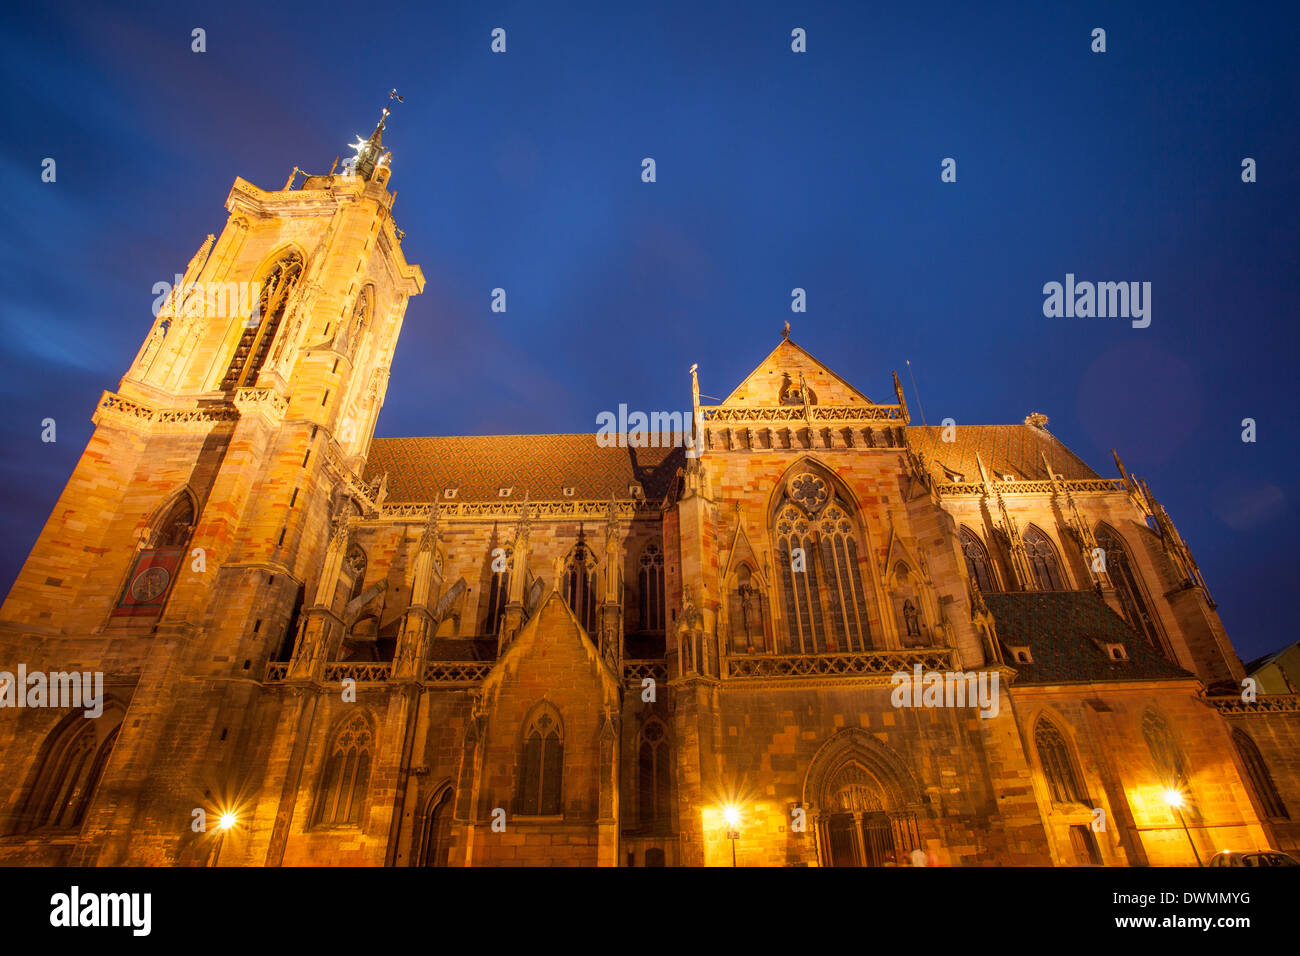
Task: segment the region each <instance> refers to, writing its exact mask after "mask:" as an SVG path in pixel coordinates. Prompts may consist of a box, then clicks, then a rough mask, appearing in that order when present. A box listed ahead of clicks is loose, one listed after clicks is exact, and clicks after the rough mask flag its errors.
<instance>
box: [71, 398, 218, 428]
mask: <svg viewBox="0 0 1300 956" xmlns="http://www.w3.org/2000/svg"><path fill="white" fill-rule="evenodd" d="M91 418H92V420H93V421H94V422H95V424H99V423H100V422H101V421H103V420H105V419H113V420H117V421H119V422H125V423H127V424H150V425H199V426H202V427H205V428H206V427H207V426H209V425H211V424H213V423H216V422H233V421H238V420H239V410H238V409H237V408H235V407H233V406H232V405H228V404H225V403H216V404H213V405H208V406H205V407H203V408H154V407H153V406H151V405H145V404H144V403H142V402H135V401H132V400H131V399H129V398H123V397H122V396H121V395H118V394H117V393H116V392H105V393H104V394H103V395H102V396H101V397H100V399H99V404H98V405H97V406H96V408H95V414H94V415H93V416H91Z"/></svg>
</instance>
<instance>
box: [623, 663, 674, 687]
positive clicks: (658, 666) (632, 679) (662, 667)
mask: <svg viewBox="0 0 1300 956" xmlns="http://www.w3.org/2000/svg"><path fill="white" fill-rule="evenodd" d="M647 677H649V678H651V679H652V680H655V681H657V682H659V683H666V682H667V681H668V665H667V664H665V663H664V662H663V661H624V662H623V680H624V682H625V683H627V684H628V685H630V686H632V687H634V688H637V689H639V688H640V687H641V682H642V681H643V680H645V679H646V678H647Z"/></svg>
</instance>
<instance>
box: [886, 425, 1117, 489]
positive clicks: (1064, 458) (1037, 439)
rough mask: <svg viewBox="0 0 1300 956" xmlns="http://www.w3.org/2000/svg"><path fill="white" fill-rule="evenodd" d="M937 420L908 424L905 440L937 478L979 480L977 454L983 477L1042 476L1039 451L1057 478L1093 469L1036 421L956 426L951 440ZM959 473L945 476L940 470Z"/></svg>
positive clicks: (1019, 478)
mask: <svg viewBox="0 0 1300 956" xmlns="http://www.w3.org/2000/svg"><path fill="white" fill-rule="evenodd" d="M942 434H943V429H942V428H941V427H940V426H938V425H929V426H926V425H910V426H908V428H907V439H908V441H909V442H910V443H911V446H912V449H913V450H914V451H917V452H920V453H922V454H924V456H925V460H926V461H927V462H928V463H929V466H930V469H931V471H932V472H933V474H934V475H935V477H936V478H938V479H939V480H941V481H943V480H951V481H979V480H980V470H979V465H977V464H976V463H975V455H976V453H978V454H979V456H980V458H981V459H983V461H984V467H985V468H986V469H988V472H989V477H990V478H993V479H998V478H1001V477H1002V476H1003V475H1013V476H1014V477H1015V480H1017V481H1036V480H1046V479H1047V478H1048V477H1049V476H1048V474H1047V469H1046V468H1045V467H1044V466H1043V455H1046V456H1047V460H1048V461H1050V462H1051V463H1052V469H1053V470H1054V471H1055V472H1056V473H1057V474H1058V475H1060V476H1061V477H1062V478H1068V479H1074V478H1096V477H1098V475H1097V473H1096V472H1095V471H1093V470H1092V469H1091V468H1089V467H1088V466H1087V465H1085V464H1084V463H1083V461H1082V460H1080V459H1079V457H1078V456H1077V455H1075V454H1074V452H1072V451H1070V449H1068V448H1066V447H1065V446H1064V445H1063V444H1061V442H1060V441H1059V440H1058V439H1057V438H1056V437H1055V436H1054V435H1052V433H1051V432H1049V431H1048V430H1047V429H1045V428H1039V427H1038V426H1036V425H958V426H956V428H955V429H954V430H953V439H954V440H953V441H951V442H945V441H943V439H942ZM945 468H947V469H949V470H950V471H952V472H954V473H956V474H959V475H962V476H963V477H961V478H955V477H953V476H952V475H946V474H945V473H944V469H945Z"/></svg>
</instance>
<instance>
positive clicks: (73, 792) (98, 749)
mask: <svg viewBox="0 0 1300 956" xmlns="http://www.w3.org/2000/svg"><path fill="white" fill-rule="evenodd" d="M121 725H122V714H121V712H120V711H117V710H106V711H105V712H104V714H102V715H101V716H100V717H99V718H98V719H97V720H87V719H86V717H85V715H84V714H82V713H81V712H80V711H78V712H76V713H74V714H71V715H69V716H68V717H66V718H64V720H63V721H62V722H61V723H60V724H59V725H58V726H57V727H55V728H54V730H53V731H51V732H50V735H49V737H48V738H47V739H46V742H45V744H44V746H43V747H42V748H41V755H40V757H39V758H38V759H37V763H36V770H35V774H34V776H33V779H32V783H31V786H30V787H29V789H28V792H27V797H26V799H25V800H24V801H23V805H22V809H21V810H19V812H18V814H17V818H16V821H15V823H14V826H13V828H12V830H11V832H12V833H14V834H22V833H30V832H33V831H37V830H52V831H75V830H78V829H80V827H81V824H82V823H83V822H84V821H85V818H86V811H87V810H89V808H90V803H91V801H92V800H93V799H94V796H95V791H96V789H97V788H98V787H99V782H100V779H101V778H102V777H103V775H104V768H105V767H106V766H107V765H108V758H109V756H110V755H111V754H112V752H113V745H114V744H115V743H116V742H117V732H118V730H119V729H120V728H121Z"/></svg>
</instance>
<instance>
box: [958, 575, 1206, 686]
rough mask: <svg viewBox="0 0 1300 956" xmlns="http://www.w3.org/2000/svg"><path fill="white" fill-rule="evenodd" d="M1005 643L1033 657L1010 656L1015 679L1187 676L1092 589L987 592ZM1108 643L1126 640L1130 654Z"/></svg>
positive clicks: (1071, 680)
mask: <svg viewBox="0 0 1300 956" xmlns="http://www.w3.org/2000/svg"><path fill="white" fill-rule="evenodd" d="M983 597H984V603H985V604H987V605H988V609H989V611H990V612H991V613H992V614H993V620H994V621H995V622H996V624H997V632H998V638H999V640H1000V641H1001V642H1002V644H1003V646H1004V647H1028V648H1029V656H1030V657H1031V658H1033V660H1032V662H1031V663H1028V664H1023V663H1019V662H1016V661H1011V660H1010V659H1008V663H1010V664H1011V666H1012V667H1014V668H1015V669H1016V671H1017V672H1018V676H1017V677H1016V683H1017V684H1075V683H1092V682H1094V681H1095V682H1104V681H1138V680H1186V679H1190V678H1191V677H1192V675H1191V674H1189V673H1188V672H1187V671H1185V670H1183V669H1182V668H1180V667H1178V666H1176V665H1174V664H1171V663H1170V662H1169V661H1167V660H1166V659H1165V658H1164V657H1163V656H1162V655H1161V654H1160V653H1159V652H1157V651H1156V650H1155V649H1154V648H1153V647H1151V645H1150V644H1148V643H1147V642H1146V641H1145V640H1144V639H1142V638H1141V637H1139V636H1138V635H1137V633H1136V632H1135V631H1134V630H1133V629H1132V628H1131V627H1130V626H1129V624H1128V622H1127V621H1125V620H1124V619H1123V618H1122V617H1120V616H1119V615H1118V614H1116V613H1115V612H1114V610H1112V609H1111V607H1110V605H1109V604H1107V603H1106V602H1105V601H1103V600H1102V599H1101V598H1100V597H1098V596H1097V595H1096V594H1095V593H1093V592H1092V591H1023V592H1015V593H1010V592H1007V593H993V594H985V595H983ZM1106 643H1114V644H1123V645H1124V650H1125V652H1126V653H1127V654H1128V658H1129V659H1128V660H1126V661H1116V660H1112V659H1111V658H1110V657H1109V656H1108V655H1107V654H1106V651H1105V648H1104V646H1100V645H1104V644H1106Z"/></svg>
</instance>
